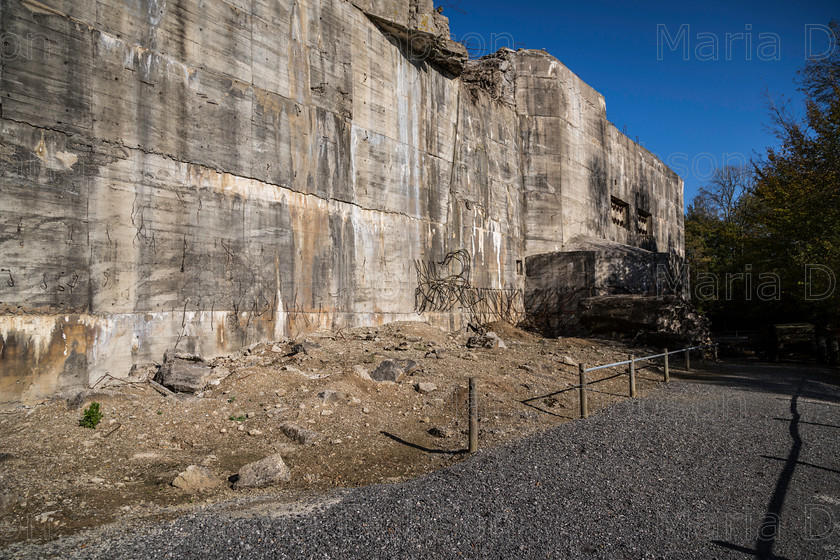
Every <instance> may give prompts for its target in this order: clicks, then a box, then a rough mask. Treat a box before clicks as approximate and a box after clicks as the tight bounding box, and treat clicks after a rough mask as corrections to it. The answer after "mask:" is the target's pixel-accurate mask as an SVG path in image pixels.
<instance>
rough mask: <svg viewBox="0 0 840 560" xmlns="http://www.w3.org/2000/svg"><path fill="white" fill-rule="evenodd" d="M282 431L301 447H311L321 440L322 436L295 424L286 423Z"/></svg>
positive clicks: (281, 427)
mask: <svg viewBox="0 0 840 560" xmlns="http://www.w3.org/2000/svg"><path fill="white" fill-rule="evenodd" d="M280 429H281V430H282V431H283V433H284V434H286V437H288V438H289V439H290V440H292V441H295V442H297V443H299V444H301V445H309V444H310V443H314V442H316V441H318V439H320V437H321V434H319V433H318V432H316V431H313V430H307V429H306V428H301V427H299V426H296V425H294V424H290V423H286V424H283V425H282V426H280Z"/></svg>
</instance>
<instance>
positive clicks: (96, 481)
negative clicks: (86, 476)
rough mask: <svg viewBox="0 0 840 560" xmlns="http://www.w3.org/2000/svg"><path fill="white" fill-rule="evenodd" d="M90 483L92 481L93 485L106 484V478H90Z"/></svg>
mask: <svg viewBox="0 0 840 560" xmlns="http://www.w3.org/2000/svg"><path fill="white" fill-rule="evenodd" d="M90 481H91V482H92V483H93V484H102V483H104V482H105V479H104V478H100V477H98V476H92V477H90Z"/></svg>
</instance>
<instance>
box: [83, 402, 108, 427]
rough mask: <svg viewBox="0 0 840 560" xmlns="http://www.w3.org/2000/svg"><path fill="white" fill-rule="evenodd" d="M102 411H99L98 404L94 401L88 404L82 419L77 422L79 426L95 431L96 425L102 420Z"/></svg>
mask: <svg viewBox="0 0 840 560" xmlns="http://www.w3.org/2000/svg"><path fill="white" fill-rule="evenodd" d="M103 416H104V414H102V411H101V410H100V409H99V403H98V402H96V401H94V402H92V403H90V406H88V407H87V408H86V409H85V410H84V412H83V413H82V418H81V420H79V426H82V427H85V428H90V429H91V430H95V429H96V425H97V424H99V421H100V420H102V417H103Z"/></svg>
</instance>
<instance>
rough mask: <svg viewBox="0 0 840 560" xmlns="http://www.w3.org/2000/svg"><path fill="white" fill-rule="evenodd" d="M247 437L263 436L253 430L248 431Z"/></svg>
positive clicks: (258, 431) (260, 432) (260, 431)
mask: <svg viewBox="0 0 840 560" xmlns="http://www.w3.org/2000/svg"><path fill="white" fill-rule="evenodd" d="M248 435H249V436H261V435H263V433H262V430H257V429H254V430H248Z"/></svg>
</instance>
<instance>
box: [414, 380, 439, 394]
mask: <svg viewBox="0 0 840 560" xmlns="http://www.w3.org/2000/svg"><path fill="white" fill-rule="evenodd" d="M414 388H415V389H417V392H418V393H422V394H424V395H427V394H429V393H433V392H435V391H437V385H435V384H434V383H418V384H417V385H415V386H414Z"/></svg>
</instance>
